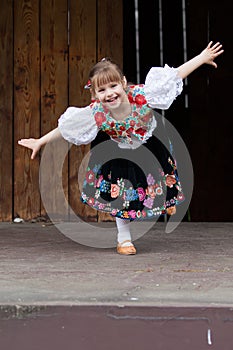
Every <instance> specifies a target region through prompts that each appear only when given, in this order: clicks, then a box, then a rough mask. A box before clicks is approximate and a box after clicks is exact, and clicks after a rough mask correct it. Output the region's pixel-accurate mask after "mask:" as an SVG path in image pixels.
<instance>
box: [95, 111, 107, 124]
mask: <svg viewBox="0 0 233 350" xmlns="http://www.w3.org/2000/svg"><path fill="white" fill-rule="evenodd" d="M95 121H96V125H97V126H98V127H100V126H101V125H102V124H103V123H104V122H105V121H106V116H105V114H104V113H103V112H96V113H95Z"/></svg>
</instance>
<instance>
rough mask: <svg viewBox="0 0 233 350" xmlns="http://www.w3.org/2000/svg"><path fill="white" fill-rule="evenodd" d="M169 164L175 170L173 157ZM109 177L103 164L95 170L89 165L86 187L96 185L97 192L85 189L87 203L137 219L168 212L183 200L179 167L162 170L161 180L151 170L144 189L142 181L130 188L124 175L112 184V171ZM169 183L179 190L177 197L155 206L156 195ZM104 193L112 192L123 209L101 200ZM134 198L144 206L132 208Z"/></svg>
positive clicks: (121, 216)
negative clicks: (137, 208)
mask: <svg viewBox="0 0 233 350" xmlns="http://www.w3.org/2000/svg"><path fill="white" fill-rule="evenodd" d="M169 164H170V165H172V169H175V164H174V163H172V161H171V159H170V158H169ZM106 176H107V179H108V180H109V181H107V180H105V179H104V176H103V174H102V173H101V166H100V164H96V165H94V166H93V168H92V169H90V167H88V168H87V172H86V176H85V181H84V185H83V188H86V187H87V186H89V188H93V190H94V192H92V195H90V196H88V195H87V193H84V192H83V193H82V195H81V198H82V201H83V202H84V203H87V204H88V205H90V206H91V207H93V208H95V209H97V210H102V211H105V212H108V213H110V214H111V215H113V216H115V217H120V218H124V219H131V220H134V219H141V218H146V217H148V218H150V217H153V216H159V215H162V214H165V213H166V208H170V207H172V206H175V205H177V204H178V203H180V202H182V201H183V200H184V195H183V193H182V191H181V186H180V183H179V179H178V176H177V172H176V169H175V170H174V171H173V170H172V174H166V175H165V174H164V172H163V171H162V170H161V169H160V170H159V178H160V180H159V181H157V182H156V180H155V178H154V176H153V175H152V174H151V173H149V174H148V175H146V179H147V187H146V188H143V187H142V186H141V185H140V184H139V185H138V187H137V186H136V188H133V187H132V185H131V186H130V187H128V185H127V184H128V181H125V180H124V179H123V178H118V179H117V183H111V172H110V173H109V174H107V175H106ZM166 186H169V187H170V186H175V187H176V189H177V190H178V194H177V197H173V198H171V199H169V200H165V201H164V202H163V203H162V204H161V205H160V206H157V207H155V203H156V202H155V201H156V197H157V196H161V195H162V194H163V193H164V192H165V193H166ZM85 192H86V191H85ZM101 193H107V194H109V196H110V198H119V199H120V200H121V202H117V203H118V204H119V205H120V207H121V208H119V209H118V208H112V204H111V201H106V202H104V203H103V202H101V201H102V198H101ZM133 201H138V202H139V203H141V205H143V206H144V208H142V209H141V210H133V209H130V210H129V209H128V208H129V207H130V205H131V203H132V202H133ZM158 203H159V202H158Z"/></svg>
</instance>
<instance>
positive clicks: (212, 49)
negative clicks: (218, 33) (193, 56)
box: [200, 41, 224, 68]
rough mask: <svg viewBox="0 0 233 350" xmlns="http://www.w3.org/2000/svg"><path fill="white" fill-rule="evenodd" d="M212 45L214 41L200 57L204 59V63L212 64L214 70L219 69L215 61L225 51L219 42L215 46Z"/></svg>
mask: <svg viewBox="0 0 233 350" xmlns="http://www.w3.org/2000/svg"><path fill="white" fill-rule="evenodd" d="M212 44H213V41H211V42H210V43H209V44H208V46H207V47H206V49H205V50H203V51H202V52H201V54H200V56H201V58H202V59H203V63H206V64H210V65H212V66H214V68H217V64H216V63H215V62H214V59H215V58H216V57H218V56H219V55H221V54H222V53H223V51H224V50H221V48H222V45H221V44H220V43H219V42H218V43H216V44H214V45H213V46H212Z"/></svg>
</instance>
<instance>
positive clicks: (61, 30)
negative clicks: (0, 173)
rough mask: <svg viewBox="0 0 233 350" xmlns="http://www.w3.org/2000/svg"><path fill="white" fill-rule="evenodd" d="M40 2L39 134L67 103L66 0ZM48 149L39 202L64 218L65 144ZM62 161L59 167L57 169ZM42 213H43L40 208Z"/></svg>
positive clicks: (54, 122) (54, 124)
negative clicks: (60, 167) (61, 166)
mask: <svg viewBox="0 0 233 350" xmlns="http://www.w3.org/2000/svg"><path fill="white" fill-rule="evenodd" d="M40 3H41V133H42V135H44V134H46V133H47V132H49V131H50V130H52V129H54V128H56V127H57V119H58V117H59V116H60V115H61V114H62V113H63V112H64V110H65V109H66V108H67V105H68V9H67V1H66V0H54V1H46V0H42V1H41V2H40ZM49 149H50V152H49V154H47V155H46V162H43V169H41V177H42V181H43V184H44V186H43V194H44V195H43V194H42V201H44V203H43V204H44V205H45V208H46V210H47V214H49V215H50V216H51V215H52V217H53V218H57V219H63V220H67V219H68V157H66V159H65V160H64V159H62V157H64V152H65V151H67V152H68V144H67V143H65V142H60V141H59V142H53V143H52V144H50V145H49ZM63 160H64V163H63ZM62 163H63V168H62V169H59V168H58V167H59V166H60V165H61V164H62ZM46 164H47V166H46ZM62 174H63V175H62ZM41 183H42V182H41ZM41 190H42V189H41ZM64 194H65V196H64ZM65 198H66V199H67V201H66V200H65ZM42 214H45V211H44V208H43V209H42Z"/></svg>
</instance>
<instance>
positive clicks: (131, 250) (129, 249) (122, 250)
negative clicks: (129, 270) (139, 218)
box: [117, 240, 137, 255]
mask: <svg viewBox="0 0 233 350" xmlns="http://www.w3.org/2000/svg"><path fill="white" fill-rule="evenodd" d="M127 242H130V243H131V244H132V245H130V246H125V247H123V245H124V243H127ZM136 252H137V251H136V248H135V247H134V245H133V243H132V242H131V241H130V240H125V241H123V242H121V243H118V244H117V253H118V254H121V255H135V254H136Z"/></svg>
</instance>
